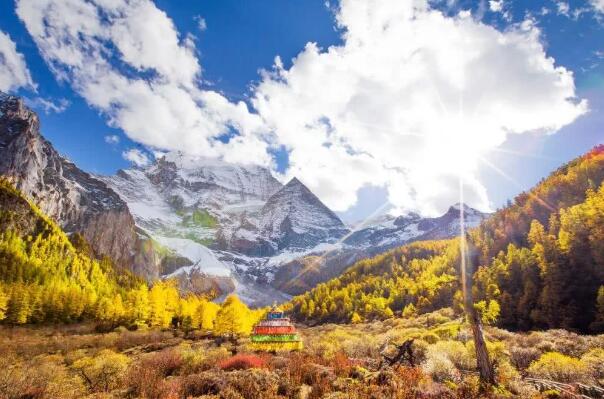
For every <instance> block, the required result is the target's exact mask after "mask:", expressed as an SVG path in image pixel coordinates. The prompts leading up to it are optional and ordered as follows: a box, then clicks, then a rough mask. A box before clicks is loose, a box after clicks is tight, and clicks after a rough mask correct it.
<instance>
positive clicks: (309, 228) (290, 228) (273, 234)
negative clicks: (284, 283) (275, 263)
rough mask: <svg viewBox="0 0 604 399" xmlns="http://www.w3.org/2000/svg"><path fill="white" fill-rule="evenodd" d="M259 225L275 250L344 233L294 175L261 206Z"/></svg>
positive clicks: (309, 244) (324, 240)
mask: <svg viewBox="0 0 604 399" xmlns="http://www.w3.org/2000/svg"><path fill="white" fill-rule="evenodd" d="M261 215H262V216H261V218H260V222H259V229H260V232H261V234H262V235H263V236H265V237H267V238H268V239H269V240H270V242H271V244H272V245H273V249H274V251H275V253H276V252H278V251H280V250H284V249H289V250H292V249H301V250H304V249H306V248H312V247H315V246H316V245H318V244H321V243H332V242H334V241H336V240H338V239H339V238H341V237H342V236H344V235H345V234H346V233H348V229H347V228H346V226H344V223H342V221H341V220H340V218H338V217H337V216H336V214H335V213H333V212H332V211H331V210H330V209H329V208H327V207H326V206H325V205H324V204H323V203H322V202H321V200H319V198H317V196H316V195H314V194H313V193H312V192H311V191H310V190H309V189H308V188H307V187H306V186H305V185H304V184H302V182H300V180H298V179H296V178H295V177H294V178H293V179H292V180H290V181H289V183H287V184H286V185H285V186H283V188H281V189H280V190H279V191H277V192H276V193H275V194H273V195H272V196H271V197H270V198H269V199H268V201H267V202H266V204H265V205H264V206H263V207H262V211H261Z"/></svg>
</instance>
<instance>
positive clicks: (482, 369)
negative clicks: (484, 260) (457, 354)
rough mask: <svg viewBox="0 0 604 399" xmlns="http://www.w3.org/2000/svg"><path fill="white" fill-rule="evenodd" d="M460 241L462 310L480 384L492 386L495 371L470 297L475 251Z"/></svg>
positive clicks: (480, 322) (471, 296)
mask: <svg viewBox="0 0 604 399" xmlns="http://www.w3.org/2000/svg"><path fill="white" fill-rule="evenodd" d="M462 241H463V242H462V244H461V245H462V251H461V256H462V269H463V273H462V279H463V278H465V281H464V284H462V287H463V290H464V293H463V294H464V310H465V313H466V317H467V319H468V322H469V323H470V328H471V329H472V337H473V339H474V347H475V349H476V365H477V367H478V372H479V374H480V382H481V383H483V384H490V385H494V384H495V370H494V369H493V363H492V362H491V359H490V357H489V351H488V350H487V344H486V341H485V340H484V334H483V331H482V321H481V319H480V315H479V314H478V312H477V311H476V309H475V308H474V299H473V295H472V276H473V275H474V270H475V266H476V263H477V256H476V249H475V248H474V247H473V245H472V244H471V243H469V242H468V240H466V239H465V237H463V239H462ZM464 249H465V250H464ZM464 258H465V259H464ZM466 266H467V270H466Z"/></svg>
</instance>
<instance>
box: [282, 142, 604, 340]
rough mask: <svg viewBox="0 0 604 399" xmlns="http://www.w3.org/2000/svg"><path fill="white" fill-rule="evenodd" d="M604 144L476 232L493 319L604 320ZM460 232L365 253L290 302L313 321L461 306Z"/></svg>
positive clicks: (477, 290)
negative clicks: (448, 237) (374, 253)
mask: <svg viewBox="0 0 604 399" xmlns="http://www.w3.org/2000/svg"><path fill="white" fill-rule="evenodd" d="M603 181H604V146H598V147H595V148H594V149H593V150H592V151H590V152H588V153H587V154H585V155H583V156H581V157H579V158H577V159H575V160H573V161H571V162H569V163H568V164H566V165H564V166H563V167H561V168H559V169H558V170H556V171H555V172H553V173H552V174H551V175H550V176H549V177H548V178H547V179H544V180H543V181H542V182H540V183H539V184H538V185H537V186H536V187H534V188H533V189H532V190H530V191H528V192H525V193H522V194H520V195H519V196H518V197H517V198H516V199H515V201H514V203H513V204H511V205H509V206H508V207H506V208H504V209H501V210H499V211H497V212H496V213H495V214H494V215H493V216H491V217H490V218H489V219H487V220H485V221H484V222H483V223H482V224H481V225H480V226H479V227H478V228H476V229H473V230H471V231H470V232H469V234H468V238H469V241H470V243H471V245H472V247H473V248H474V249H475V251H474V253H475V255H476V256H474V257H473V259H474V261H473V264H474V267H475V269H474V271H475V273H474V286H473V290H474V298H475V299H476V301H477V304H476V306H478V307H479V308H480V310H481V312H482V314H483V318H484V319H485V321H491V322H496V323H497V324H498V325H500V326H502V327H506V328H508V329H513V330H529V329H534V328H566V329H570V330H575V331H582V332H587V331H591V332H600V331H603V328H604V288H603V286H604V185H602V182H603ZM459 263H460V261H459V240H456V239H451V240H442V241H431V242H418V243H413V244H410V245H407V246H404V247H400V248H397V249H394V250H392V251H389V252H387V253H385V254H382V255H379V256H377V257H374V258H371V259H366V260H362V261H360V262H358V263H356V264H355V265H354V266H352V267H351V268H349V269H348V270H347V271H346V272H345V273H344V274H343V275H342V276H340V277H338V278H336V279H333V280H330V281H328V282H326V283H324V284H320V285H318V286H317V287H316V288H315V289H313V290H311V291H309V292H307V293H306V294H304V295H301V296H298V297H296V298H294V299H293V300H292V302H291V307H292V309H293V312H294V315H295V317H296V318H298V319H299V320H305V321H307V322H311V323H317V322H328V321H338V322H344V321H350V322H360V321H362V320H366V319H375V318H388V317H391V316H392V315H393V314H395V313H401V314H402V315H403V316H407V315H413V314H415V313H425V312H429V311H433V310H436V309H439V308H441V307H446V306H453V307H455V308H457V309H460V304H461V299H462V295H461V291H460V287H459V273H458V265H459Z"/></svg>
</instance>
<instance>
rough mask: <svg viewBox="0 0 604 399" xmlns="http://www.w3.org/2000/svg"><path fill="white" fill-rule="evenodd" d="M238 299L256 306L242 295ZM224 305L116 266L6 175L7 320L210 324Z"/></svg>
mask: <svg viewBox="0 0 604 399" xmlns="http://www.w3.org/2000/svg"><path fill="white" fill-rule="evenodd" d="M231 302H236V303H235V305H237V306H238V307H237V306H235V307H237V309H239V308H241V309H240V310H241V312H243V313H246V312H248V313H249V310H247V307H245V305H243V304H241V303H239V301H238V300H236V298H233V299H232V300H231ZM219 310H220V306H219V305H216V304H213V303H211V302H209V301H208V300H207V299H206V298H203V297H197V296H192V295H191V296H187V297H181V296H180V295H179V293H178V290H177V287H176V286H175V284H174V283H173V282H170V281H167V282H156V283H155V284H153V286H152V287H149V285H148V284H147V283H146V282H145V281H143V280H141V279H140V278H138V277H135V276H134V275H132V274H130V273H129V272H126V271H123V270H122V269H120V270H119V271H116V269H114V267H113V264H112V261H111V260H109V259H108V258H103V259H101V260H98V259H94V258H93V257H92V250H90V247H89V245H88V243H87V242H86V241H85V240H84V239H83V238H82V237H81V236H79V235H72V236H71V237H68V236H67V235H66V234H65V233H64V232H63V231H62V230H61V229H60V228H59V227H58V226H57V225H56V224H55V223H54V222H53V221H51V220H50V219H49V218H47V217H46V216H45V215H43V214H42V213H41V212H40V210H39V209H38V208H37V207H36V206H35V205H34V204H32V203H30V202H29V201H28V200H27V199H26V198H25V197H23V195H22V194H21V193H20V192H18V191H17V190H16V189H15V188H14V187H13V186H12V185H11V184H10V183H9V182H8V181H7V180H4V179H0V319H1V320H2V321H3V322H4V323H9V324H25V323H69V322H78V321H86V320H89V321H96V322H101V323H105V324H106V325H107V326H108V327H111V326H116V325H125V326H137V325H138V326H142V325H149V326H159V327H166V326H168V325H170V324H171V323H172V322H173V321H178V322H179V323H180V324H183V323H186V324H188V325H189V327H191V328H195V327H202V324H203V327H205V328H206V329H209V328H214V327H215V326H214V319H215V318H216V315H217V312H218V311H219ZM227 310H228V309H227ZM241 312H240V313H241ZM246 314H247V313H246ZM250 317H251V316H250ZM257 317H259V316H258V315H255V316H254V318H257ZM250 323H251V322H250ZM250 328H251V327H250Z"/></svg>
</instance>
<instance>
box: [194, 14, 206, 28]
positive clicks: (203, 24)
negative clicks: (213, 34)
mask: <svg viewBox="0 0 604 399" xmlns="http://www.w3.org/2000/svg"><path fill="white" fill-rule="evenodd" d="M195 21H196V22H197V29H199V31H200V32H203V31H205V30H206V29H208V24H207V23H206V20H205V18H204V17H202V16H201V15H198V16H196V17H195Z"/></svg>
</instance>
